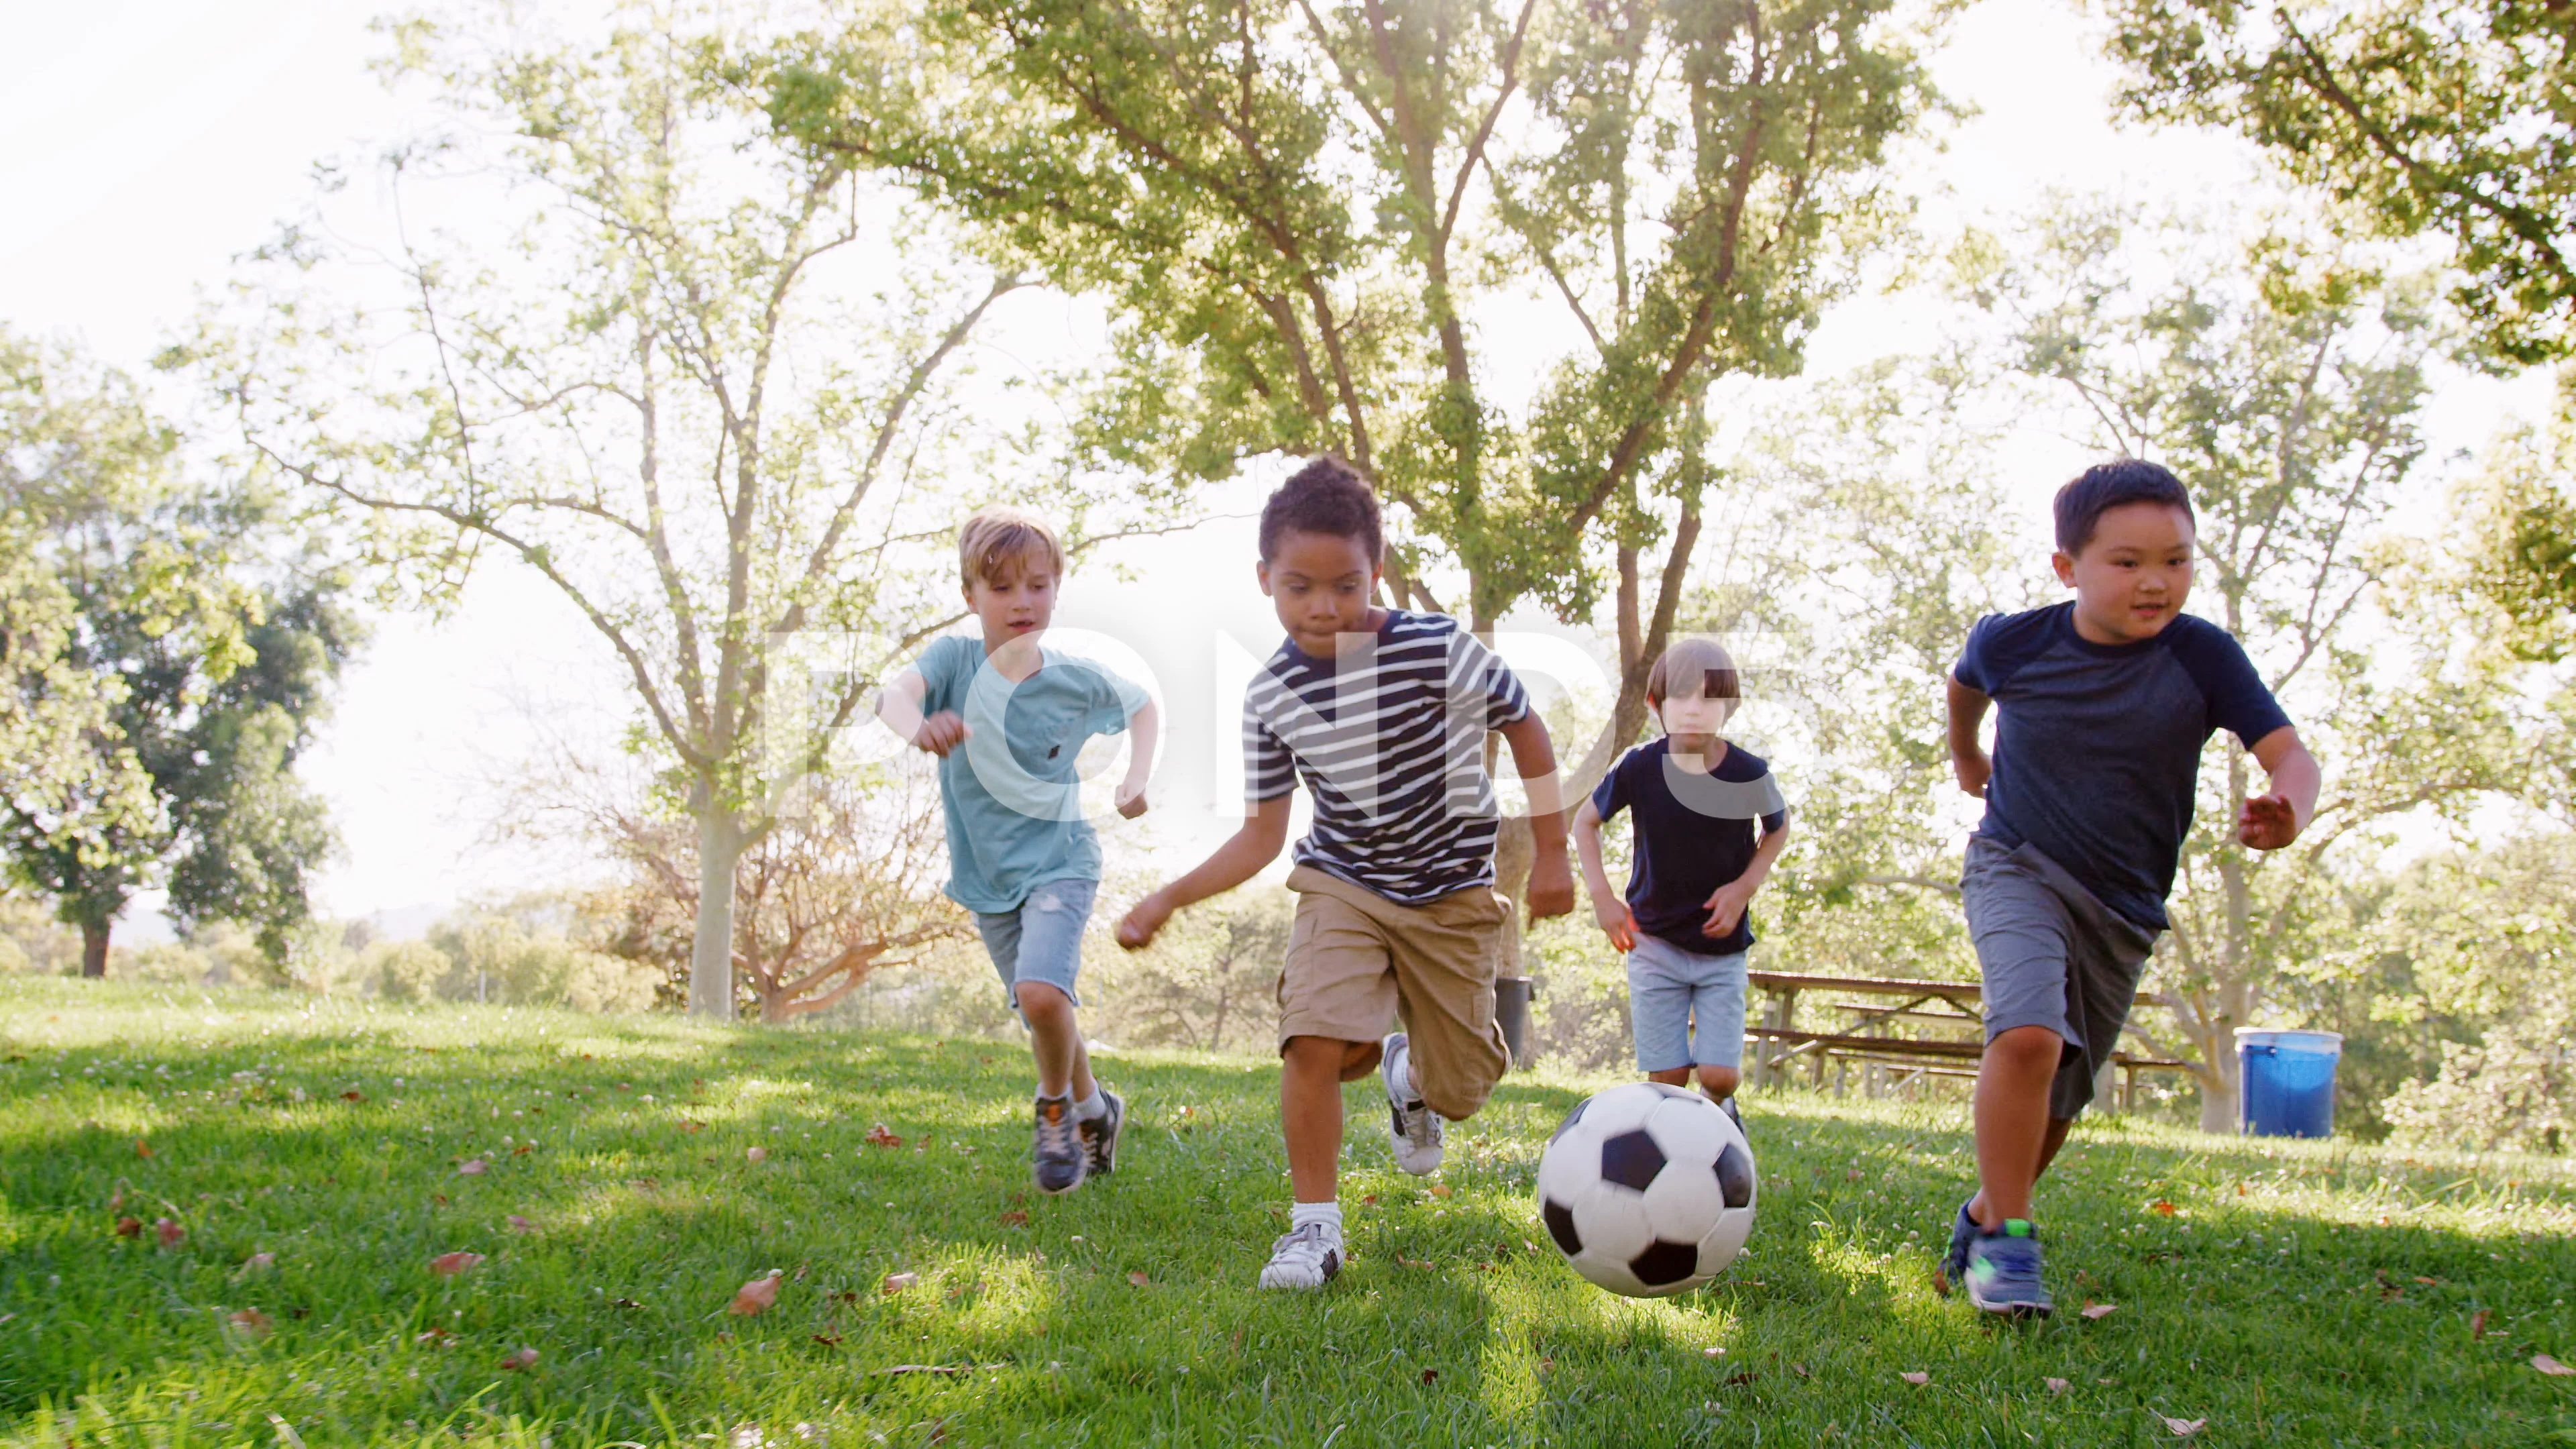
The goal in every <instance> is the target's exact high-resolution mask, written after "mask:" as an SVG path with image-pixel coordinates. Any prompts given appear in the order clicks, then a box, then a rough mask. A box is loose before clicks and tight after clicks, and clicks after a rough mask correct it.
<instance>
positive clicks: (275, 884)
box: [0, 339, 358, 976]
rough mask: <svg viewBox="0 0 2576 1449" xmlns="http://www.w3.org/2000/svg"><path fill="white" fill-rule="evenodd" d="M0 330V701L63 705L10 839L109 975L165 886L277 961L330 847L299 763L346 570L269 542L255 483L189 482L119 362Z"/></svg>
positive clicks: (23, 765)
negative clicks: (26, 341) (16, 536)
mask: <svg viewBox="0 0 2576 1449" xmlns="http://www.w3.org/2000/svg"><path fill="white" fill-rule="evenodd" d="M0 343H5V344H6V348H7V350H6V355H7V360H8V369H7V374H6V379H5V381H6V387H7V396H6V403H5V409H6V414H7V417H8V420H9V427H10V437H9V443H10V446H9V447H8V449H7V450H6V451H7V455H8V457H9V459H10V463H9V467H8V473H7V478H6V482H7V485H8V491H9V493H10V495H11V501H12V503H13V504H15V505H17V506H16V507H15V508H13V513H16V514H17V515H18V516H19V517H21V518H23V519H25V520H26V521H25V522H24V523H22V524H20V525H18V527H19V528H20V529H23V530H25V536H26V539H27V544H28V552H26V553H25V554H23V555H20V556H18V558H16V559H14V560H13V561H12V562H11V564H10V566H9V568H8V574H9V576H10V577H11V578H13V579H14V580H18V581H21V583H22V586H21V587H19V588H15V589H12V590H11V591H10V592H11V595H12V597H11V598H10V600H9V603H8V609H9V612H10V613H11V615H13V616H14V619H15V621H17V624H18V627H14V628H13V629H12V631H11V632H12V633H13V634H14V635H15V636H16V637H15V638H13V640H12V641H11V642H12V646H13V647H12V656H13V661H12V662H13V668H12V673H13V675H15V676H16V684H17V687H16V688H15V689H14V690H13V691H12V695H13V699H14V701H15V702H16V707H15V708H13V709H11V710H10V711H9V714H10V715H14V716H17V718H19V719H20V720H22V721H23V722H24V725H23V726H22V728H23V727H41V726H44V725H45V724H46V723H47V722H48V721H49V720H50V721H52V722H54V723H55V724H56V725H61V724H63V723H65V722H66V721H68V722H69V723H70V725H71V728H69V729H65V730H59V731H58V732H57V733H56V736H55V738H54V739H53V741H52V742H51V744H50V746H49V748H50V751H51V752H50V753H31V754H29V755H27V756H24V757H19V756H15V755H13V756H12V757H11V758H12V760H13V764H12V766H11V767H10V769H9V773H10V776H11V781H10V786H11V788H10V789H9V791H8V792H7V795H6V798H5V801H0V850H5V851H6V853H7V856H8V861H9V866H10V869H11V871H12V872H13V874H15V875H16V876H17V878H18V879H19V880H20V881H21V882H22V883H24V884H25V885H26V886H27V887H29V888H30V889H32V890H35V891H37V892H38V893H40V894H42V895H44V896H46V897H47V898H48V899H50V900H51V901H52V902H53V904H54V907H55V910H56V912H57V913H58V914H59V915H60V917H61V918H62V920H63V921H64V922H65V923H66V924H70V925H74V926H77V927H79V929H80V931H81V936H82V968H81V969H82V974H84V975H87V976H101V975H104V974H106V970H107V957H108V949H109V944H110V937H111V933H112V931H113V929H114V926H115V923H116V921H117V920H118V919H119V918H120V917H121V916H122V915H123V914H124V912H125V909H126V907H127V905H128V904H129V903H130V902H131V901H132V899H133V897H134V894H135V893H136V892H137V891H138V890H141V889H144V888H145V887H146V886H149V885H152V884H156V883H164V884H166V885H167V886H168V889H169V905H170V911H171V914H172V915H173V916H174V917H176V918H177V919H178V920H179V921H180V922H182V923H183V924H191V925H193V924H195V923H199V922H204V921H211V920H231V921H237V922H240V923H242V924H245V925H247V926H250V927H252V928H254V929H255V931H256V934H257V937H258V940H259V944H260V947H261V949H262V950H263V951H264V952H265V953H266V954H267V955H268V957H269V959H270V960H271V962H273V963H282V962H283V961H284V959H285V956H286V952H287V943H288V939H289V937H290V935H291V933H292V932H293V931H294V929H295V928H296V927H298V926H299V925H301V924H302V923H303V922H304V921H305V920H306V919H307V918H308V916H309V909H308V903H307V901H306V899H305V881H306V876H307V874H308V873H309V871H310V870H311V869H312V868H313V867H314V866H315V865H317V864H318V863H319V862H320V861H321V860H322V858H323V857H324V856H325V855H326V854H327V853H328V851H329V849H330V847H331V844H332V839H331V834H330V830H329V827H328V824H327V822H326V821H325V819H324V814H323V808H322V805H321V802H320V801H319V799H318V798H316V797H315V796H313V795H312V794H311V793H310V792H309V791H307V790H306V789H305V788H304V787H303V786H302V785H301V784H300V783H299V782H298V781H297V780H296V779H295V777H294V762H295V757H296V755H297V753H298V752H299V751H300V750H301V749H302V748H303V747H304V745H305V744H306V743H307V742H308V741H309V740H310V737H311V731H312V728H313V726H314V725H315V724H317V723H318V722H319V721H320V720H321V718H322V717H323V715H324V714H325V713H326V712H327V705H328V701H327V694H328V690H329V687H330V684H331V683H332V681H333V680H334V679H335V678H336V677H337V674H338V671H339V667H340V665H341V663H342V661H343V660H345V659H346V657H347V656H348V653H349V651H350V650H351V649H352V648H353V647H354V646H355V644H356V642H357V637H358V630H357V628H356V626H355V624H354V623H353V621H351V620H350V619H349V618H348V617H347V616H346V614H345V613H343V612H342V611H341V610H340V609H339V607H338V605H337V604H336V603H335V602H334V600H335V597H336V595H337V593H338V591H339V590H340V588H341V584H340V581H339V580H338V578H337V576H336V575H334V574H332V573H331V572H330V571H328V570H327V569H316V568H314V567H312V566H311V565H310V562H309V560H306V559H304V558H302V557H301V555H300V553H299V554H298V555H293V556H289V557H287V558H284V559H270V558H265V557H262V556H261V553H260V546H261V543H262V541H263V538H264V536H265V535H266V534H267V531H268V530H269V529H270V528H271V527H272V526H273V522H272V518H271V516H270V515H269V513H268V512H267V510H266V509H265V507H264V506H263V504H262V503H261V502H260V500H258V499H257V498H255V497H252V496H248V495H240V494H236V495H221V494H215V493H211V492H208V491H205V490H201V489H196V488H192V487H190V486H188V485H187V484H186V482H185V481H184V480H183V479H182V478H181V477H180V476H179V474H178V471H177V468H176V464H175V452H176V449H177V446H178V439H177V436H176V434H175V433H174V432H173V431H172V430H171V429H170V428H169V427H168V426H167V425H165V424H163V423H161V422H160V421H159V420H158V419H156V418H154V417H153V416H152V415H151V414H150V412H149V411H148V410H147V409H146V408H145V407H144V406H143V404H142V403H141V401H140V400H139V397H138V396H137V394H136V393H135V390H134V388H133V386H132V384H131V383H130V382H129V381H128V380H126V379H124V378H123V377H121V376H119V375H117V374H115V373H113V372H111V371H106V370H103V369H95V368H90V367H87V366H85V365H83V364H82V363H81V362H80V361H79V360H78V359H77V358H74V357H70V356H68V355H57V356H54V357H51V358H48V357H46V356H45V355H44V354H43V353H42V352H41V351H40V350H38V349H35V348H32V347H28V346H25V345H22V344H16V343H14V342H10V341H9V340H8V339H0ZM21 710H23V711H24V713H20V711H21ZM40 743H41V742H40Z"/></svg>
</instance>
